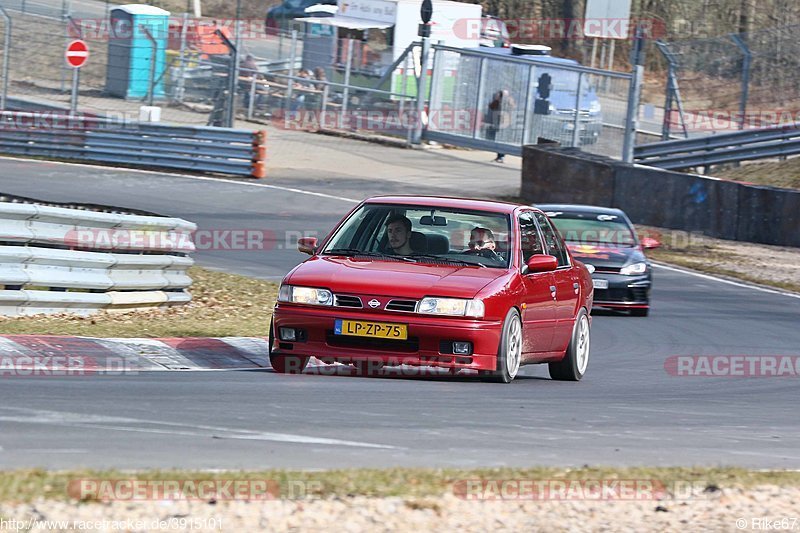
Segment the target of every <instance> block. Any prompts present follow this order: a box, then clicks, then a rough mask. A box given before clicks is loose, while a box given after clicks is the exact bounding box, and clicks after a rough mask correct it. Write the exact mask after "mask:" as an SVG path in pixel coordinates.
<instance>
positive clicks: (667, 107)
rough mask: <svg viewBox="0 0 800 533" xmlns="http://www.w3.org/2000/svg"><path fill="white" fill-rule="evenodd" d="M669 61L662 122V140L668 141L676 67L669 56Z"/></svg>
mask: <svg viewBox="0 0 800 533" xmlns="http://www.w3.org/2000/svg"><path fill="white" fill-rule="evenodd" d="M667 61H668V62H669V64H668V66H667V90H666V95H665V96H664V120H663V122H662V123H661V140H662V141H666V140H667V139H669V136H670V129H671V124H670V118H671V115H672V99H673V94H672V78H673V77H674V69H675V67H674V66H673V65H672V62H671V61H669V58H667Z"/></svg>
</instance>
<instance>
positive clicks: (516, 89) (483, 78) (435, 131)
mask: <svg viewBox="0 0 800 533" xmlns="http://www.w3.org/2000/svg"><path fill="white" fill-rule="evenodd" d="M433 50H434V58H433V73H432V80H431V97H430V98H431V101H430V113H429V114H430V119H429V123H428V125H427V126H428V129H427V132H426V138H428V139H431V140H436V141H441V142H447V143H451V144H457V145H461V146H470V147H474V148H481V149H484V150H491V151H494V152H500V153H508V154H516V155H519V154H521V152H522V146H523V145H525V144H530V143H537V142H539V141H540V140H544V141H549V142H558V143H560V144H561V145H562V146H575V147H580V148H581V149H583V150H585V151H588V152H593V153H602V154H608V155H613V156H619V155H620V154H621V153H622V149H623V144H624V136H625V128H626V112H627V107H628V91H629V89H630V82H631V75H630V74H625V73H621V72H612V71H603V70H598V69H592V68H588V67H583V66H580V65H577V64H570V63H569V62H566V61H564V62H553V61H548V60H546V59H538V60H537V59H536V56H524V57H523V56H509V57H499V56H498V55H497V54H494V53H491V52H482V51H478V50H463V49H458V48H452V47H447V46H440V45H435V46H434V47H433ZM545 85H546V86H547V88H545ZM498 101H499V102H500V103H499V105H497V104H496V102H498ZM493 102H495V104H493ZM493 108H494V109H493ZM498 108H499V113H498Z"/></svg>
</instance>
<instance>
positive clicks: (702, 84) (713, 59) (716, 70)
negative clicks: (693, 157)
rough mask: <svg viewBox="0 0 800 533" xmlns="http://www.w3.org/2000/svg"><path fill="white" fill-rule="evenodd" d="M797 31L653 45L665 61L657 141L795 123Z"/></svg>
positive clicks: (799, 90)
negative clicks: (665, 83) (665, 77)
mask: <svg viewBox="0 0 800 533" xmlns="http://www.w3.org/2000/svg"><path fill="white" fill-rule="evenodd" d="M798 30H800V26H797V25H794V26H782V27H776V28H770V29H766V30H760V31H755V32H751V33H740V34H729V35H724V36H719V37H713V38H706V39H694V40H686V41H675V42H668V43H667V42H660V43H658V48H659V50H660V51H661V53H662V55H663V56H664V58H665V59H666V60H667V63H668V72H667V89H666V101H665V105H664V109H665V111H666V112H665V116H664V126H663V131H662V138H664V139H667V138H668V137H669V136H671V135H672V136H674V135H675V134H678V135H681V136H692V135H702V134H710V133H714V132H725V131H735V130H739V129H753V128H763V127H770V126H775V125H780V124H787V123H794V122H797V121H800V113H798V110H800V82H799V80H798V72H800V42H798V39H797V33H798Z"/></svg>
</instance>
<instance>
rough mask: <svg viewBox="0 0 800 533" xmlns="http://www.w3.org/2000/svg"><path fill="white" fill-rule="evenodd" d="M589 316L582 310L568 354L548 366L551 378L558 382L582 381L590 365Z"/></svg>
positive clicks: (576, 321)
mask: <svg viewBox="0 0 800 533" xmlns="http://www.w3.org/2000/svg"><path fill="white" fill-rule="evenodd" d="M589 329H590V327H589V315H588V314H587V313H586V309H581V310H580V312H579V313H578V318H577V319H575V326H574V327H573V328H572V339H571V340H570V341H569V346H567V353H566V354H565V355H564V358H563V359H562V360H561V361H558V362H557V363H550V364H549V365H548V367H549V370H550V377H551V378H553V379H555V380H558V381H580V380H581V378H582V377H583V375H584V374H585V373H586V367H587V366H588V365H589V349H590V347H591V343H590V331H589Z"/></svg>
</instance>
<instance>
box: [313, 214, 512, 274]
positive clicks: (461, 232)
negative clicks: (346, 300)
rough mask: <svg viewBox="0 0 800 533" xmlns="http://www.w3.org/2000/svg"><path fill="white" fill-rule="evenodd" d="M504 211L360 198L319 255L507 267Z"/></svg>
mask: <svg viewBox="0 0 800 533" xmlns="http://www.w3.org/2000/svg"><path fill="white" fill-rule="evenodd" d="M509 240H510V231H509V217H508V215H504V214H498V213H489V212H485V211H469V210H461V209H450V208H431V207H422V206H414V205H396V204H395V205H382V204H365V205H363V206H361V207H360V208H359V209H357V210H356V211H355V212H354V213H353V214H352V215H351V216H350V217H349V218H348V219H347V221H345V223H344V224H343V225H342V226H341V227H340V228H339V229H338V231H337V232H336V233H335V234H334V235H333V237H331V239H330V241H329V242H328V244H327V245H326V246H325V249H324V250H323V251H322V252H321V253H322V254H323V255H340V256H351V257H355V256H362V257H363V256H366V257H371V258H375V259H378V260H386V261H406V262H416V263H434V264H450V265H461V266H474V267H478V268H487V267H488V268H508V265H509V260H510V255H511V253H510V249H511V247H510V246H509Z"/></svg>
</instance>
